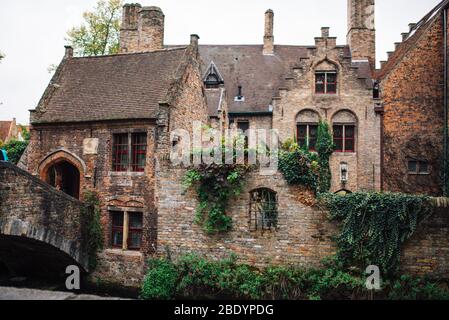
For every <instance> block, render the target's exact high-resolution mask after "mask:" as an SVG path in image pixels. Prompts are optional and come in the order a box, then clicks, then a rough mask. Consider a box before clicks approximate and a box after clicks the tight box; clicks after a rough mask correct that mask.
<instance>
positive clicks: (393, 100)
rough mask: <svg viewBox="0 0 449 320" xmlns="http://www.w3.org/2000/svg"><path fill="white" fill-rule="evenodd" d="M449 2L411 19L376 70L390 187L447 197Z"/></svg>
mask: <svg viewBox="0 0 449 320" xmlns="http://www.w3.org/2000/svg"><path fill="white" fill-rule="evenodd" d="M447 6H448V1H442V2H441V3H440V4H438V6H437V7H436V8H434V9H433V10H432V11H430V12H429V13H428V14H426V15H425V16H424V18H423V19H422V20H421V21H419V22H418V23H411V24H410V25H409V28H410V29H409V31H407V32H404V33H403V34H402V38H403V41H402V42H401V43H396V44H395V46H396V49H395V51H394V52H389V58H388V61H383V62H381V64H382V67H381V70H380V71H378V72H377V74H376V78H377V79H378V81H379V83H380V90H381V101H379V106H380V109H379V110H380V111H382V112H383V125H382V128H383V135H382V137H383V139H382V159H383V175H382V176H383V179H382V180H383V189H384V190H386V191H394V192H398V191H400V192H406V193H424V194H430V195H442V194H443V191H445V194H446V195H447V191H448V190H447V188H448V186H449V184H448V176H447V170H448V162H447V155H448V151H447V150H448V145H447V144H448V141H447V126H448V121H447V119H448V118H447V108H448V107H447V76H445V74H446V75H447V45H446V44H445V40H444V39H445V37H447V26H446V25H445V24H446V22H445V21H447ZM445 61H446V62H445ZM444 168H446V169H444ZM444 186H446V187H444Z"/></svg>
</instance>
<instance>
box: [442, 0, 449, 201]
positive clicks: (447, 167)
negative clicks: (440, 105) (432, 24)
mask: <svg viewBox="0 0 449 320" xmlns="http://www.w3.org/2000/svg"><path fill="white" fill-rule="evenodd" d="M447 13H448V9H447V6H446V7H445V8H444V11H443V15H444V17H443V24H444V25H443V33H444V45H443V47H444V157H443V159H444V161H443V163H444V164H443V165H444V169H443V170H444V171H443V175H444V186H443V192H444V195H445V196H448V195H449V190H448V189H449V180H448V175H449V173H448V170H449V163H448V156H449V155H448V91H447V89H448V88H447V85H448V53H447V40H448V34H447Z"/></svg>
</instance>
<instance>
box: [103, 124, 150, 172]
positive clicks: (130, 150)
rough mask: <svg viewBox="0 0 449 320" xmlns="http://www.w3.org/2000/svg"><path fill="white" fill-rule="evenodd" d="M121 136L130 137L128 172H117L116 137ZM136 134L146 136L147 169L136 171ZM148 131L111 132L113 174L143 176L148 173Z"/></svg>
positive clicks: (120, 130)
mask: <svg viewBox="0 0 449 320" xmlns="http://www.w3.org/2000/svg"><path fill="white" fill-rule="evenodd" d="M120 134H127V135H128V150H127V152H128V163H127V166H126V167H127V168H126V170H120V171H118V170H116V168H115V167H116V165H115V164H114V147H115V143H114V141H115V136H116V135H120ZM136 134H145V135H146V140H145V141H146V149H145V167H144V169H143V170H138V171H136V170H134V169H133V167H134V164H133V136H134V135H136ZM148 137H149V134H148V131H147V130H146V129H126V130H125V129H117V130H113V131H112V132H111V150H110V155H111V156H110V164H111V166H110V168H111V172H112V173H113V174H143V173H145V171H146V167H147V160H148V146H149V143H148Z"/></svg>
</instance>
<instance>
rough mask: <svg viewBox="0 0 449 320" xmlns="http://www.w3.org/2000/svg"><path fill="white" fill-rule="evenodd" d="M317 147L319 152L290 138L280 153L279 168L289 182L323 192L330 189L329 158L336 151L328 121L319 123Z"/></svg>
mask: <svg viewBox="0 0 449 320" xmlns="http://www.w3.org/2000/svg"><path fill="white" fill-rule="evenodd" d="M316 148H317V152H310V151H309V150H308V147H307V146H304V147H302V148H301V147H300V146H299V145H298V144H297V143H296V142H295V141H294V140H293V139H288V140H287V141H285V142H284V143H283V145H282V148H281V151H280V153H279V170H280V171H281V172H282V174H283V175H284V178H285V180H287V182H288V183H289V184H292V185H302V186H306V187H308V188H310V189H311V190H313V191H314V192H315V193H320V192H321V193H322V192H327V191H329V189H330V185H331V172H330V167H329V158H330V156H331V155H332V152H333V151H334V143H333V140H332V135H331V133H330V130H329V125H328V124H327V123H326V122H320V123H319V126H318V137H317V144H316Z"/></svg>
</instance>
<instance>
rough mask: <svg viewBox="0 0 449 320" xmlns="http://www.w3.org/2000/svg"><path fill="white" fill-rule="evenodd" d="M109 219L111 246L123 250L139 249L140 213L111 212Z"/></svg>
mask: <svg viewBox="0 0 449 320" xmlns="http://www.w3.org/2000/svg"><path fill="white" fill-rule="evenodd" d="M111 220H112V228H111V229H112V234H111V242H112V243H111V244H112V247H113V248H120V249H123V250H140V248H141V247H142V228H143V220H142V213H137V212H123V211H121V212H120V211H117V212H111ZM126 226H127V227H126Z"/></svg>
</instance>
